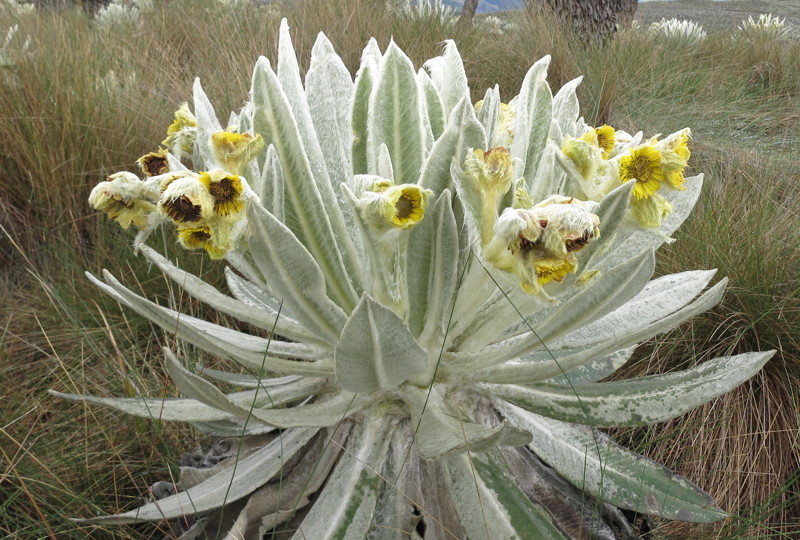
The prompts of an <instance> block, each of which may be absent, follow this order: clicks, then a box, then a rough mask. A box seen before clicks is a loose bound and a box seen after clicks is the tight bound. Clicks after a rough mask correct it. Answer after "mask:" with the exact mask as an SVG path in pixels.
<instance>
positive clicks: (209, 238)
mask: <svg viewBox="0 0 800 540" xmlns="http://www.w3.org/2000/svg"><path fill="white" fill-rule="evenodd" d="M178 242H179V243H180V244H181V245H182V246H183V247H184V248H186V249H205V250H206V251H207V252H208V254H209V255H210V256H211V258H212V259H221V258H222V257H224V256H225V250H223V249H220V248H219V247H217V246H216V244H215V242H214V236H213V234H212V231H211V228H210V227H209V226H208V225H199V226H178Z"/></svg>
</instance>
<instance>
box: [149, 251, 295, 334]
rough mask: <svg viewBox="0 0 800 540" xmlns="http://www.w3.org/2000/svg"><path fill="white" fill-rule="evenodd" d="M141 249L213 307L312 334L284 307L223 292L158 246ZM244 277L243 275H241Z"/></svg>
mask: <svg viewBox="0 0 800 540" xmlns="http://www.w3.org/2000/svg"><path fill="white" fill-rule="evenodd" d="M139 251H140V252H141V253H142V254H143V255H144V256H145V258H146V259H147V260H148V261H150V262H151V263H153V264H154V265H156V267H158V269H159V270H161V271H162V272H163V273H164V274H165V275H166V276H168V277H169V278H170V279H172V280H173V281H174V282H175V283H177V284H178V285H180V287H181V288H182V289H183V290H185V291H186V292H187V293H189V294H190V295H191V296H192V297H194V298H196V299H198V300H200V301H201V302H203V303H205V304H207V305H209V306H211V307H212V308H214V309H216V310H217V311H220V312H222V313H225V314H227V315H230V316H231V317H234V318H236V319H238V320H240V321H243V322H246V323H248V324H252V325H253V326H255V327H256V328H261V329H262V330H268V331H272V330H273V329H274V330H275V332H276V333H277V334H278V335H281V336H285V337H288V338H294V339H297V338H302V337H306V336H309V332H308V331H305V330H304V329H303V328H302V327H301V326H300V324H299V323H298V322H297V321H294V320H292V319H291V318H289V317H288V315H287V314H286V313H284V312H283V311H282V310H281V313H280V314H278V313H277V312H276V311H273V310H271V309H270V310H264V309H261V308H259V307H256V306H253V305H252V304H247V303H244V302H242V301H240V300H237V299H234V298H231V297H230V296H228V295H226V294H223V293H221V292H220V291H218V290H217V289H215V288H214V287H212V286H211V285H209V284H208V283H206V282H205V281H203V280H202V279H200V278H199V277H197V276H195V275H194V274H190V273H189V272H186V271H185V270H182V269H180V268H178V267H177V266H175V265H174V264H172V263H171V262H169V260H167V259H166V258H165V257H163V256H162V255H161V254H160V253H158V252H157V251H155V250H154V249H152V248H150V247H148V246H146V245H144V244H142V245H140V246H139ZM240 279H241V278H240Z"/></svg>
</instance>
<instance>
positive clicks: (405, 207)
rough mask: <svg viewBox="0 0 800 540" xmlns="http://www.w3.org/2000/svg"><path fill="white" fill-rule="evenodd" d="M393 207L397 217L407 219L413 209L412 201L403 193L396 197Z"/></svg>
mask: <svg viewBox="0 0 800 540" xmlns="http://www.w3.org/2000/svg"><path fill="white" fill-rule="evenodd" d="M394 209H395V211H396V212H397V219H407V218H408V217H409V216H410V215H411V213H412V212H413V211H414V201H413V200H412V199H409V198H408V197H406V196H405V195H403V196H401V197H400V198H399V199H397V204H395V205H394Z"/></svg>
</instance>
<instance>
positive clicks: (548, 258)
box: [482, 195, 600, 296]
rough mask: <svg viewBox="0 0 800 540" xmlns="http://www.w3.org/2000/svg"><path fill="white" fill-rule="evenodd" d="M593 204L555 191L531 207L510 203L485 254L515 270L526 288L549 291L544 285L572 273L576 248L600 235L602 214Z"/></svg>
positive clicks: (509, 269)
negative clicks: (512, 205)
mask: <svg viewBox="0 0 800 540" xmlns="http://www.w3.org/2000/svg"><path fill="white" fill-rule="evenodd" d="M594 206H595V205H594V204H593V203H589V202H585V201H579V200H577V199H574V198H568V197H562V196H560V195H553V196H551V197H548V198H547V199H545V200H544V201H542V202H540V203H539V204H537V205H535V206H534V207H531V208H528V209H515V208H506V209H505V210H504V211H503V213H502V215H501V216H500V217H499V218H498V219H497V222H496V223H495V227H494V234H493V236H492V239H491V241H490V242H489V243H488V244H487V245H486V246H485V248H484V250H483V252H482V253H483V258H484V259H485V260H487V261H488V262H490V263H492V264H493V265H494V266H495V267H496V268H498V269H500V270H504V271H507V272H510V273H512V274H515V275H516V277H517V278H518V279H519V281H520V284H521V286H522V289H523V290H525V291H526V292H528V293H531V294H542V295H544V296H546V295H545V294H544V293H543V291H542V290H541V286H542V285H544V284H546V283H549V282H550V281H556V282H560V281H561V280H562V279H563V278H564V276H565V275H567V274H568V273H569V272H574V271H575V270H576V269H577V259H576V257H575V252H577V251H579V250H581V249H583V248H584V247H585V246H586V245H587V244H588V243H589V241H590V240H592V239H593V238H597V237H599V235H600V230H599V225H600V219H599V218H598V217H597V215H595V214H593V213H592V212H591V210H593V209H594Z"/></svg>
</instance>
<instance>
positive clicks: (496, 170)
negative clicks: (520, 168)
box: [464, 147, 513, 196]
mask: <svg viewBox="0 0 800 540" xmlns="http://www.w3.org/2000/svg"><path fill="white" fill-rule="evenodd" d="M464 172H465V173H466V175H467V177H468V178H469V179H470V180H472V182H473V183H474V184H475V186H476V187H477V188H478V189H479V190H481V191H483V192H493V193H496V194H497V195H498V196H503V195H505V193H506V192H508V190H509V189H511V173H512V172H513V167H512V165H511V153H510V152H509V151H508V148H505V147H497V148H492V149H489V150H487V151H485V152H484V151H483V150H481V149H480V148H476V149H475V150H473V151H472V152H471V153H469V154H467V158H466V160H465V161H464Z"/></svg>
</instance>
